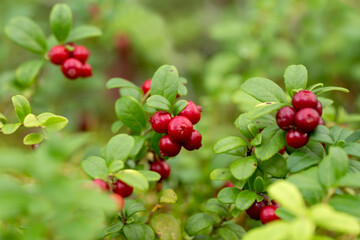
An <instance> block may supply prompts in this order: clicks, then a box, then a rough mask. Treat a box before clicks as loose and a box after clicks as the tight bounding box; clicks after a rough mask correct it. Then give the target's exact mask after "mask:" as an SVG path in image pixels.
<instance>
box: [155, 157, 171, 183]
mask: <svg viewBox="0 0 360 240" xmlns="http://www.w3.org/2000/svg"><path fill="white" fill-rule="evenodd" d="M150 171H154V172H157V173H158V174H160V176H161V179H160V180H164V179H167V178H168V177H169V175H170V172H171V168H170V165H169V164H168V163H167V162H165V161H156V162H153V163H152V164H151V165H150Z"/></svg>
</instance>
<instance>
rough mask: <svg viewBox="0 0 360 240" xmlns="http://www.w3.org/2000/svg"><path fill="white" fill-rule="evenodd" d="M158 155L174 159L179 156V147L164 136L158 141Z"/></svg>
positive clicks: (167, 136)
mask: <svg viewBox="0 0 360 240" xmlns="http://www.w3.org/2000/svg"><path fill="white" fill-rule="evenodd" d="M159 149H160V153H161V154H162V155H163V156H166V157H174V156H176V155H178V154H179V152H180V150H181V145H180V144H179V143H177V142H174V141H173V140H172V139H171V138H170V137H169V135H164V136H163V137H162V138H161V139H160V141H159Z"/></svg>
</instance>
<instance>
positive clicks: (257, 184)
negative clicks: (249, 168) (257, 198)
mask: <svg viewBox="0 0 360 240" xmlns="http://www.w3.org/2000/svg"><path fill="white" fill-rule="evenodd" d="M254 189H255V192H256V193H261V192H264V191H265V182H264V179H263V178H262V177H260V176H257V177H256V178H255V180H254Z"/></svg>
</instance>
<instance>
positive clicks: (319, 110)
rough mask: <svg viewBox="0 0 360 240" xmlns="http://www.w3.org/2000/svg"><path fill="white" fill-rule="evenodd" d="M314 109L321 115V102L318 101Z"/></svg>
mask: <svg viewBox="0 0 360 240" xmlns="http://www.w3.org/2000/svg"><path fill="white" fill-rule="evenodd" d="M315 110H316V111H317V112H318V114H319V116H321V115H322V104H321V102H320V101H318V102H317V105H316V108H315Z"/></svg>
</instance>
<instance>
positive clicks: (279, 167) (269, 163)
mask: <svg viewBox="0 0 360 240" xmlns="http://www.w3.org/2000/svg"><path fill="white" fill-rule="evenodd" d="M260 168H261V169H262V170H263V171H264V172H266V173H268V174H270V175H271V176H273V177H276V178H283V177H286V175H287V173H288V169H287V167H286V160H285V158H284V157H283V155H281V154H280V153H277V154H275V155H274V156H272V157H271V158H270V159H268V160H266V161H262V162H260Z"/></svg>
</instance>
